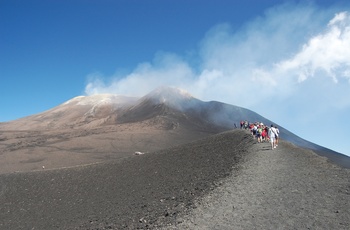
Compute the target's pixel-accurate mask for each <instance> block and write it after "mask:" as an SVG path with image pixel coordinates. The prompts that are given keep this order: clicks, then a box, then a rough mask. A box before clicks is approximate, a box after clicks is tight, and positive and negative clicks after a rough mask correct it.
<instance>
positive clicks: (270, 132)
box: [269, 125, 276, 150]
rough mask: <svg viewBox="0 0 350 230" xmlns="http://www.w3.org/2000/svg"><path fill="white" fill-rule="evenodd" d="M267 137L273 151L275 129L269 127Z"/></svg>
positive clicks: (274, 146)
mask: <svg viewBox="0 0 350 230" xmlns="http://www.w3.org/2000/svg"><path fill="white" fill-rule="evenodd" d="M269 137H270V143H271V149H272V150H273V149H275V148H276V145H275V138H276V129H275V127H273V125H271V128H270V129H269Z"/></svg>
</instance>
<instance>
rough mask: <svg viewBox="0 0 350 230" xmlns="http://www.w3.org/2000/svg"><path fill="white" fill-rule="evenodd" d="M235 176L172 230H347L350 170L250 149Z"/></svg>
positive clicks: (289, 153) (299, 155) (282, 151)
mask: <svg viewBox="0 0 350 230" xmlns="http://www.w3.org/2000/svg"><path fill="white" fill-rule="evenodd" d="M251 150H252V152H251V154H250V155H248V156H247V159H246V162H245V163H244V164H242V166H241V167H242V169H241V170H240V173H239V174H234V175H232V176H230V177H228V178H226V179H225V180H224V181H222V182H223V184H222V186H220V187H218V188H216V189H215V190H213V191H212V192H211V193H210V194H209V195H207V196H206V197H205V198H204V199H203V200H201V201H199V202H198V203H197V208H196V209H194V210H193V212H192V213H191V214H190V215H189V216H188V217H186V218H185V220H183V222H182V223H181V224H179V225H177V226H176V227H174V226H173V227H169V228H170V229H174V228H175V229H201V230H202V229H220V230H224V229H350V170H348V169H342V168H339V167H337V166H334V165H333V164H330V163H329V162H327V161H326V159H325V158H322V157H319V156H318V155H316V154H314V153H313V152H311V151H307V150H302V149H300V148H296V147H295V146H293V145H291V144H289V143H280V145H279V146H278V147H277V149H275V150H270V148H269V144H268V143H262V144H258V143H256V144H254V145H252V147H251Z"/></svg>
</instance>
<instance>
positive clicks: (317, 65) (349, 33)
mask: <svg viewBox="0 0 350 230" xmlns="http://www.w3.org/2000/svg"><path fill="white" fill-rule="evenodd" d="M277 67H278V68H279V69H280V70H281V71H282V72H293V73H295V74H296V75H297V76H298V81H299V82H302V81H305V80H307V79H308V78H309V77H313V76H315V73H316V72H317V71H321V72H322V71H323V72H325V73H326V75H327V76H329V77H331V78H332V79H333V81H334V82H335V83H337V82H338V78H339V77H346V78H349V77H348V73H349V70H350V15H349V13H347V12H341V13H339V14H336V16H335V17H334V18H333V19H332V20H331V21H330V22H329V24H328V28H327V30H326V31H325V32H323V33H321V34H319V35H317V36H314V37H312V38H311V39H310V40H309V41H308V43H307V44H305V45H304V46H303V48H302V50H301V51H300V52H298V53H297V54H296V55H294V57H292V58H291V59H288V60H285V61H281V62H280V63H278V64H277Z"/></svg>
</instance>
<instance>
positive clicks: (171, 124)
mask: <svg viewBox="0 0 350 230" xmlns="http://www.w3.org/2000/svg"><path fill="white" fill-rule="evenodd" d="M241 120H248V121H251V122H255V121H259V122H263V123H264V124H267V125H270V124H275V123H274V122H273V121H271V120H269V119H267V118H265V117H263V116H261V115H259V114H257V113H255V112H253V111H251V110H248V109H245V108H242V107H238V106H234V105H229V104H225V103H222V102H217V101H209V102H204V101H201V100H199V99H197V98H195V97H193V96H192V95H190V94H189V93H188V92H186V91H184V90H181V89H177V88H172V87H160V88H157V89H155V90H153V91H152V92H150V93H149V94H147V95H145V96H143V97H141V98H136V97H126V96H121V95H111V94H103V95H92V96H79V97H75V98H73V99H71V100H69V101H67V102H65V103H63V104H61V105H59V106H57V107H55V108H52V109H50V110H48V111H45V112H42V113H39V114H36V115H32V116H28V117H24V118H21V119H18V120H15V121H11V122H6V123H0V131H1V130H51V129H91V128H96V127H101V126H108V125H117V124H128V123H130V124H132V123H137V122H145V121H149V122H150V123H151V124H158V125H159V124H161V125H162V127H163V128H165V129H176V128H177V127H179V126H185V127H192V128H193V129H195V130H201V131H205V130H210V131H211V132H214V133H219V132H222V131H226V130H230V129H233V128H234V126H235V124H236V125H237V126H239V122H240V121H241ZM278 127H279V129H280V132H281V137H282V138H283V139H285V140H287V141H290V142H291V143H293V144H295V145H297V146H300V147H303V148H308V149H312V150H314V151H316V152H318V153H319V154H321V155H324V156H327V157H328V158H330V159H332V160H334V161H336V162H337V163H339V164H342V162H345V163H346V164H350V158H349V157H347V156H345V155H342V154H339V153H336V152H334V151H332V150H329V149H326V148H324V147H322V146H319V145H316V144H314V143H311V142H309V141H306V140H304V139H302V138H300V137H298V136H296V135H295V134H293V133H291V132H289V131H288V130H286V129H285V128H283V127H282V126H281V125H279V124H278Z"/></svg>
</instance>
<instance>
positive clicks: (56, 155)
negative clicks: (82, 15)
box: [0, 87, 350, 229]
mask: <svg viewBox="0 0 350 230" xmlns="http://www.w3.org/2000/svg"><path fill="white" fill-rule="evenodd" d="M241 120H248V121H260V122H263V123H265V124H270V123H273V122H272V121H270V120H268V119H266V118H264V117H262V116H260V115H259V114H257V113H255V112H253V111H250V110H247V109H244V108H241V107H237V106H233V105H229V104H225V103H221V102H217V101H210V102H204V101H201V100H198V99H196V98H195V97H193V96H191V95H190V94H189V93H187V92H185V91H183V90H180V89H176V88H170V87H161V88H158V89H156V90H154V91H152V92H150V93H149V94H147V95H145V96H143V97H141V98H135V97H126V96H120V95H107V94H105V95H93V96H80V97H76V98H73V99H71V100H69V101H67V102H65V103H63V104H61V105H59V106H57V107H55V108H53V109H50V110H48V111H45V112H43V113H40V114H36V115H33V116H29V117H24V118H22V119H18V120H15V121H11V122H6V123H0V204H1V205H0V229H52V228H57V229H257V228H259V229H271V228H273V229H304V228H305V229H307V228H308V229H310V228H327V229H349V227H350V222H349V220H350V218H349V216H350V211H349V210H350V203H349V200H350V184H349V177H350V171H349V169H347V167H349V166H350V163H349V157H346V156H344V155H342V154H339V153H336V152H333V151H331V150H328V149H326V148H324V147H321V146H318V145H315V144H313V143H311V142H308V141H306V140H303V139H302V138H300V137H298V136H296V135H294V134H293V133H291V132H289V131H288V130H286V129H284V128H283V127H282V126H281V125H278V127H279V129H280V133H281V137H282V140H281V141H280V143H279V146H278V147H277V148H276V149H274V150H271V149H270V146H269V143H257V142H256V140H254V139H253V137H252V136H251V134H250V133H249V131H247V130H242V129H235V128H234V127H235V124H239V121H241ZM324 156H326V157H324ZM334 163H335V164H334Z"/></svg>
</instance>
